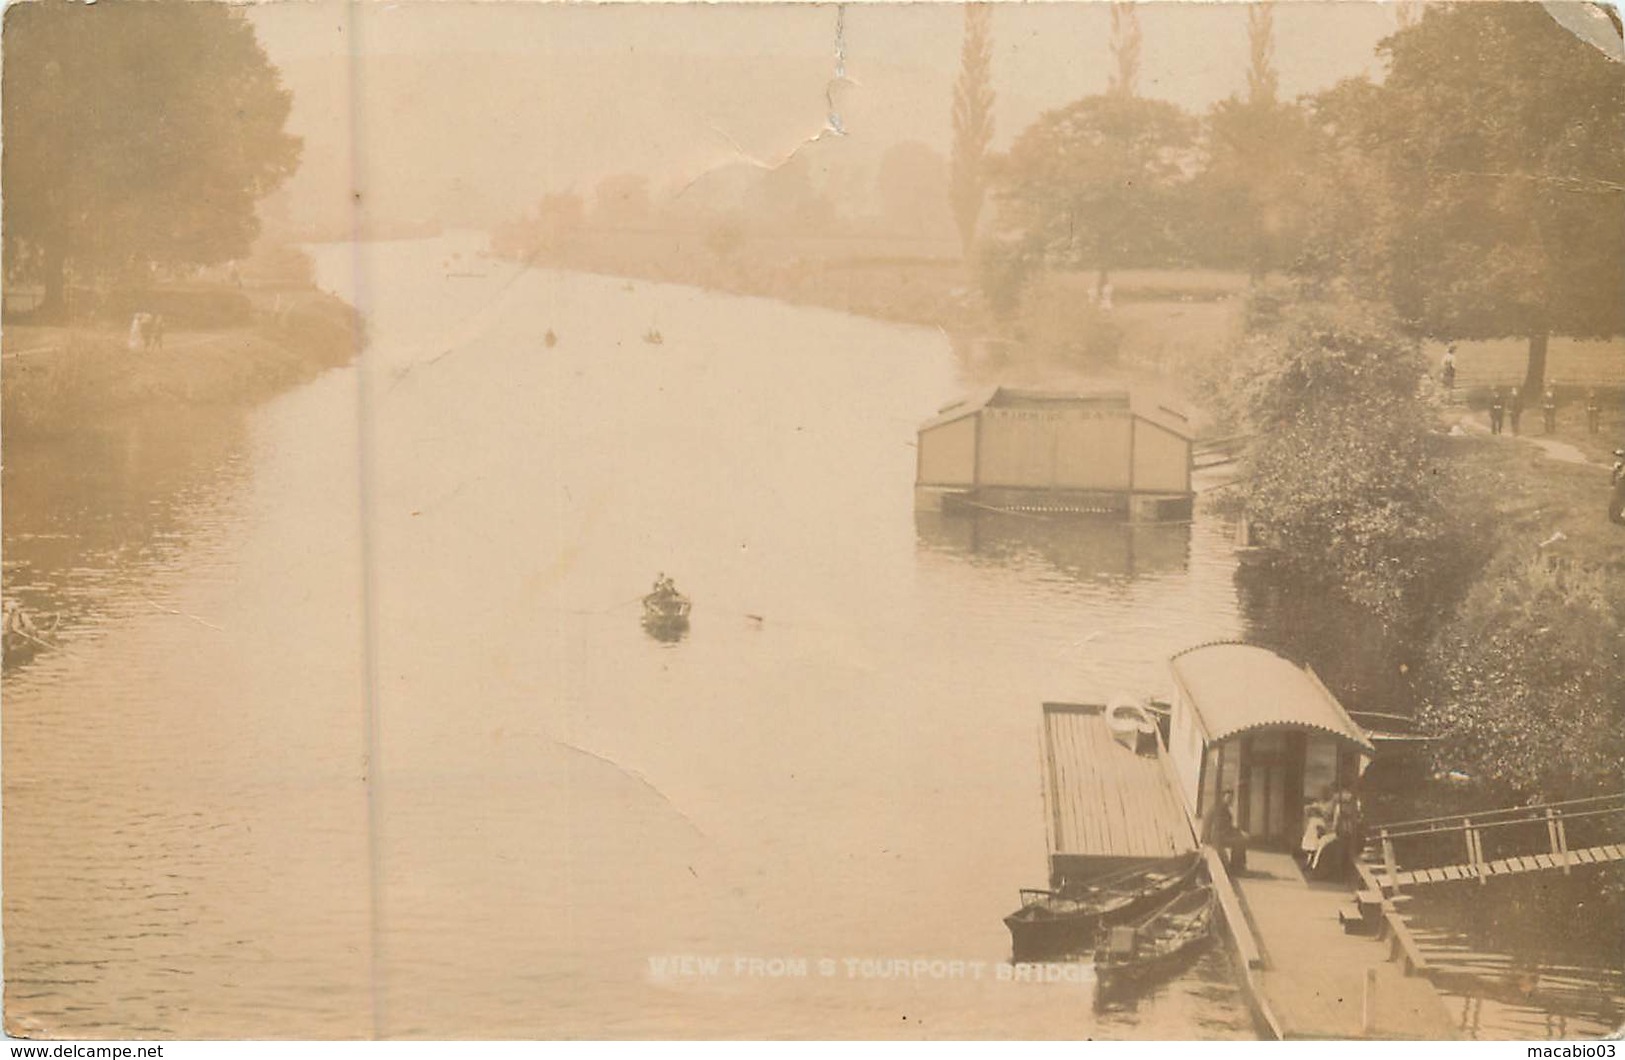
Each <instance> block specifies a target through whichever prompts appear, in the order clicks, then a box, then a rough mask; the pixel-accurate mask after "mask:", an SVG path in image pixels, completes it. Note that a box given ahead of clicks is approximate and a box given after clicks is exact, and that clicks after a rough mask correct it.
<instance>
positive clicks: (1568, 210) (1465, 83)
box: [1331, 3, 1625, 393]
mask: <svg viewBox="0 0 1625 1060" xmlns="http://www.w3.org/2000/svg"><path fill="white" fill-rule="evenodd" d="M1379 50H1380V52H1381V53H1382V54H1383V55H1384V56H1386V58H1387V60H1388V76H1387V77H1386V79H1385V80H1384V81H1383V83H1382V84H1381V86H1379V87H1375V88H1370V89H1367V90H1357V91H1347V92H1343V93H1342V94H1341V98H1340V99H1338V100H1337V101H1336V102H1335V104H1334V106H1333V107H1332V108H1331V109H1332V111H1334V112H1335V113H1336V115H1337V117H1338V119H1339V122H1340V125H1341V130H1342V134H1343V135H1344V137H1345V138H1347V139H1349V140H1351V141H1353V142H1354V143H1357V144H1358V145H1359V149H1360V150H1361V151H1363V152H1364V153H1367V154H1368V155H1370V156H1371V157H1374V158H1375V159H1376V160H1377V161H1378V163H1379V165H1380V167H1381V171H1382V174H1383V178H1384V181H1385V184H1386V195H1387V197H1388V199H1389V201H1390V204H1391V209H1390V210H1389V213H1390V218H1389V222H1388V223H1389V225H1390V228H1389V231H1388V233H1387V235H1386V237H1385V239H1384V240H1383V241H1382V242H1381V244H1380V245H1377V246H1375V247H1373V248H1371V249H1374V250H1376V251H1377V258H1376V259H1375V260H1371V259H1365V260H1359V259H1355V260H1352V261H1349V262H1347V263H1348V264H1351V265H1353V266H1355V269H1354V278H1355V280H1356V282H1359V283H1360V284H1361V285H1362V286H1363V287H1364V289H1366V290H1367V291H1369V292H1371V293H1375V294H1380V295H1382V296H1384V297H1386V298H1388V299H1389V300H1391V301H1392V303H1393V304H1394V306H1395V307H1396V309H1397V310H1398V311H1399V312H1400V314H1401V316H1403V317H1404V318H1406V320H1407V322H1408V323H1409V324H1410V325H1411V326H1412V327H1413V328H1414V329H1415V331H1417V332H1418V333H1420V334H1424V335H1429V336H1433V337H1437V338H1441V339H1458V338H1459V339H1478V338H1499V337H1508V336H1516V337H1519V338H1523V339H1525V340H1527V342H1528V350H1529V353H1528V362H1527V369H1526V375H1525V380H1524V387H1525V389H1526V391H1527V392H1529V393H1538V392H1539V390H1540V389H1541V387H1542V386H1543V384H1544V379H1545V370H1546V348H1547V341H1548V338H1549V336H1551V335H1552V334H1554V333H1556V334H1564V335H1570V336H1574V337H1605V336H1610V335H1617V334H1619V333H1621V332H1622V331H1625V298H1622V297H1621V295H1620V292H1621V291H1622V290H1625V237H1622V234H1621V233H1622V232H1625V67H1622V66H1621V64H1619V63H1617V62H1613V61H1610V60H1609V59H1608V58H1607V57H1606V56H1604V55H1603V54H1602V53H1601V52H1600V51H1598V50H1597V49H1596V48H1594V47H1592V46H1591V45H1589V44H1587V43H1585V42H1583V41H1581V40H1580V39H1578V38H1577V37H1576V36H1575V35H1573V34H1571V33H1569V32H1568V31H1567V30H1566V29H1564V28H1563V27H1561V26H1559V25H1558V24H1557V23H1556V22H1555V21H1554V20H1553V19H1552V17H1551V16H1549V15H1548V14H1547V13H1546V12H1545V10H1544V8H1543V6H1542V5H1539V4H1513V3H1499V4H1457V5H1447V6H1444V5H1430V6H1428V7H1427V8H1426V10H1425V11H1424V13H1423V15H1422V17H1421V19H1420V20H1419V21H1418V22H1416V23H1415V24H1414V25H1412V26H1410V27H1408V28H1405V29H1402V30H1401V31H1400V32H1398V33H1396V34H1395V35H1394V36H1392V37H1390V38H1388V39H1387V40H1385V41H1384V42H1383V43H1382V44H1381V45H1380V46H1379ZM1366 223H1367V224H1369V223H1370V222H1369V220H1368V221H1367V222H1366Z"/></svg>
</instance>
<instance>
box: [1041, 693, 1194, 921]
mask: <svg viewBox="0 0 1625 1060" xmlns="http://www.w3.org/2000/svg"><path fill="white" fill-rule="evenodd" d="M1041 754H1042V765H1043V774H1044V810H1045V813H1044V819H1045V825H1046V831H1047V834H1048V838H1049V849H1050V886H1051V887H1054V888H1057V889H1059V888H1060V887H1061V886H1062V885H1063V884H1065V883H1067V882H1068V881H1071V882H1082V881H1085V880H1088V879H1090V878H1092V877H1094V876H1099V875H1102V874H1104V873H1107V872H1111V871H1114V870H1117V869H1121V868H1125V867H1127V866H1129V865H1131V864H1133V863H1134V862H1138V861H1147V862H1149V861H1155V860H1161V859H1165V858H1174V857H1178V856H1179V855H1181V854H1190V853H1194V852H1195V851H1196V834H1195V832H1194V831H1193V830H1192V827H1191V820H1190V816H1189V815H1188V814H1187V813H1186V812H1185V809H1184V807H1183V806H1182V805H1181V803H1180V800H1179V796H1178V794H1177V792H1176V789H1175V787H1174V785H1173V783H1172V774H1171V771H1170V770H1171V766H1170V763H1169V761H1168V758H1167V752H1166V750H1165V749H1164V748H1163V746H1162V740H1161V736H1160V734H1157V733H1156V732H1155V731H1154V730H1153V732H1152V733H1150V734H1149V739H1148V740H1147V742H1146V743H1145V745H1144V746H1143V747H1131V746H1129V745H1128V744H1127V743H1125V742H1123V741H1120V740H1119V739H1117V738H1116V737H1114V735H1113V732H1112V729H1111V727H1110V726H1109V725H1108V724H1107V718H1106V708H1105V707H1104V706H1102V705H1100V704H1078V703H1045V704H1044V731H1043V737H1042V740H1041Z"/></svg>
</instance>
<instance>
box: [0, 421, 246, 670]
mask: <svg viewBox="0 0 1625 1060" xmlns="http://www.w3.org/2000/svg"><path fill="white" fill-rule="evenodd" d="M244 438H245V434H244V427H243V419H242V416H241V415H240V414H239V413H236V412H228V411H206V410H188V411H184V412H175V411H173V410H171V411H170V412H168V413H166V414H165V415H162V416H158V415H145V416H131V417H127V418H124V419H122V420H119V421H117V422H110V423H101V424H96V425H90V426H86V427H85V428H84V429H81V430H78V431H75V432H72V433H62V434H58V435H53V436H51V437H43V438H36V437H26V436H25V437H18V436H17V435H16V434H15V433H12V432H7V434H6V437H5V443H4V450H5V463H4V469H3V472H0V475H3V478H0V491H3V494H4V497H5V507H4V540H5V564H4V575H3V580H4V594H5V598H6V600H7V602H8V603H16V604H18V605H20V606H21V607H23V608H24V609H25V610H26V611H27V613H28V614H29V615H30V616H31V617H32V619H33V621H34V622H35V623H36V624H39V625H41V626H43V627H45V628H46V629H47V630H48V633H47V634H43V635H42V636H41V638H40V639H41V641H42V643H40V644H37V645H33V646H32V650H29V651H24V652H19V653H16V654H10V653H8V656H7V660H6V662H7V669H8V670H11V669H13V668H14V667H17V666H21V665H24V664H26V663H28V662H30V661H34V660H39V659H43V658H45V657H46V656H48V655H49V654H51V652H52V651H54V650H56V649H58V648H62V647H66V646H69V645H71V644H73V643H74V642H75V641H76V640H79V639H81V638H83V637H84V636H86V635H88V634H90V633H92V632H93V631H94V630H95V629H96V628H98V627H99V626H101V625H103V624H105V622H106V621H108V620H110V619H111V618H113V617H115V616H116V615H117V614H119V613H123V612H126V611H128V610H130V609H132V608H142V607H152V606H157V605H154V604H151V603H150V601H149V602H147V603H143V601H144V600H146V594H144V593H143V592H142V591H141V588H140V587H141V586H142V585H143V584H145V583H146V582H147V581H149V580H150V579H151V577H152V576H153V575H154V574H155V573H156V572H159V571H161V570H164V569H167V568H168V567H170V566H171V565H173V564H175V563H177V562H180V561H182V558H183V556H184V554H185V551H186V549H187V547H188V545H189V543H190V542H191V540H192V538H193V537H194V536H195V535H196V534H197V533H198V531H199V529H200V524H202V525H204V526H212V525H215V524H217V523H218V518H217V517H214V516H210V515H206V514H205V513H206V512H209V511H210V510H211V509H213V508H216V507H217V506H218V501H219V498H220V497H221V495H222V494H223V493H224V492H226V491H229V490H231V489H232V488H234V484H240V483H241V482H242V480H243V479H244V477H245V476H246V474H247V473H248V468H247V461H246V458H245V445H244Z"/></svg>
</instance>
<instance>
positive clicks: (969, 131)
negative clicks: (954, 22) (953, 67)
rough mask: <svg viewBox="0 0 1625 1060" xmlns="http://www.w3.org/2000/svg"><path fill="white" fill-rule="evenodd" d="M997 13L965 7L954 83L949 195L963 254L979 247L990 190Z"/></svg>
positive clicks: (976, 6) (981, 7) (981, 6)
mask: <svg viewBox="0 0 1625 1060" xmlns="http://www.w3.org/2000/svg"><path fill="white" fill-rule="evenodd" d="M992 21H993V11H992V8H990V7H989V6H988V5H986V4H966V5H965V43H964V46H963V48H962V49H961V52H960V58H959V79H958V80H957V81H955V82H954V106H953V122H954V146H953V157H952V159H951V160H950V164H949V173H948V199H949V203H950V205H951V206H952V208H953V214H954V224H955V225H957V226H958V228H959V242H960V244H961V246H963V247H964V251H965V256H966V257H967V258H968V257H970V254H971V248H972V247H974V246H975V245H976V224H977V221H978V220H979V219H980V218H981V215H982V201H983V199H984V197H985V196H986V194H987V168H988V160H987V151H988V146H989V145H990V144H991V143H992V142H993V99H994V96H993V77H992V74H991V73H990V67H991V65H992V61H993V36H992Z"/></svg>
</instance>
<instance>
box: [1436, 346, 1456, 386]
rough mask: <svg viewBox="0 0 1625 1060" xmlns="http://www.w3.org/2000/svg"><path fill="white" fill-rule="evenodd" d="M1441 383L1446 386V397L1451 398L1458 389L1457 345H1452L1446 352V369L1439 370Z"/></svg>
mask: <svg viewBox="0 0 1625 1060" xmlns="http://www.w3.org/2000/svg"><path fill="white" fill-rule="evenodd" d="M1439 381H1440V382H1441V383H1443V384H1444V392H1445V395H1446V396H1449V395H1451V394H1452V393H1454V392H1455V389H1456V344H1455V343H1451V344H1450V347H1449V348H1448V349H1447V350H1445V351H1444V367H1443V368H1441V369H1439Z"/></svg>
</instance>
